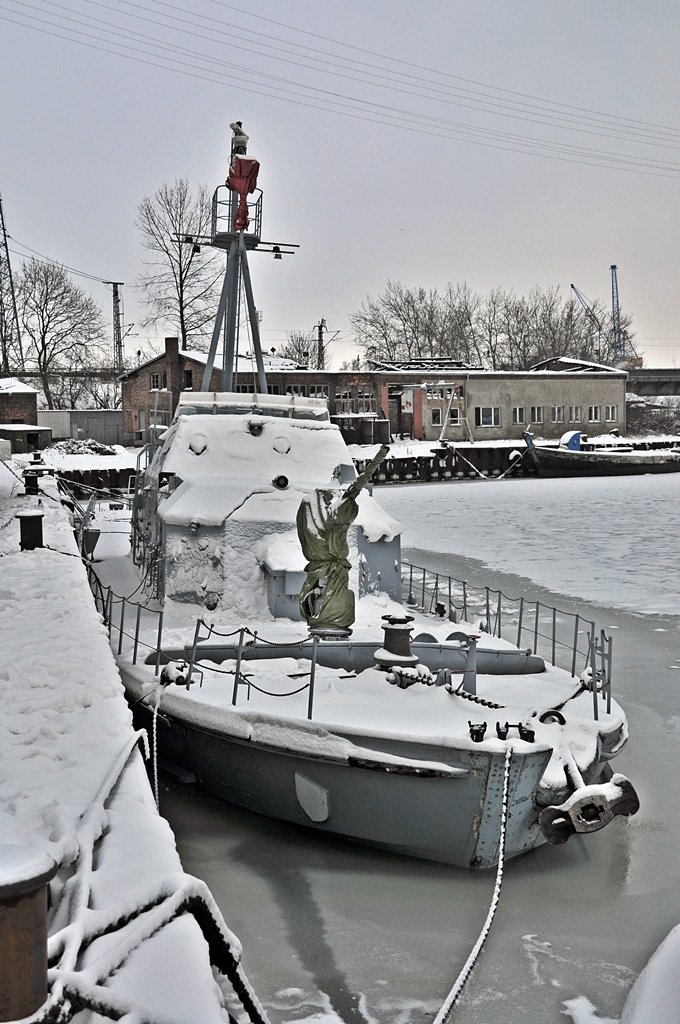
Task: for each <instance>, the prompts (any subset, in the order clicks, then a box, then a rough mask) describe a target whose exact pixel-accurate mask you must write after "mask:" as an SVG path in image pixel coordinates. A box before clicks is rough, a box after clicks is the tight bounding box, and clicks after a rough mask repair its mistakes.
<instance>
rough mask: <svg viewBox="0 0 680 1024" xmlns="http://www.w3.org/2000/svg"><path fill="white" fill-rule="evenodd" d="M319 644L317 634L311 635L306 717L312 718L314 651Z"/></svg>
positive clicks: (314, 669) (314, 673)
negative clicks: (310, 662) (310, 664)
mask: <svg viewBox="0 0 680 1024" xmlns="http://www.w3.org/2000/svg"><path fill="white" fill-rule="evenodd" d="M318 646H319V638H318V636H312V668H311V672H310V673H309V699H308V701H307V718H308V720H309V721H311V720H312V709H313V707H314V678H315V676H316V652H317V647H318Z"/></svg>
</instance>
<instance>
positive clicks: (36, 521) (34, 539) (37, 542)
mask: <svg viewBox="0 0 680 1024" xmlns="http://www.w3.org/2000/svg"><path fill="white" fill-rule="evenodd" d="M44 514H45V513H44V512H41V511H40V510H39V509H35V508H32V509H27V510H26V511H25V512H17V516H16V517H17V519H18V520H19V547H20V548H21V550H22V551H33V550H34V549H35V548H41V547H43V527H42V521H43V516H44Z"/></svg>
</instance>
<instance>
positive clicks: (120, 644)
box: [118, 597, 125, 654]
mask: <svg viewBox="0 0 680 1024" xmlns="http://www.w3.org/2000/svg"><path fill="white" fill-rule="evenodd" d="M124 627H125V598H124V597H123V598H121V602H120V625H119V627H118V653H119V654H120V652H121V651H122V650H123V629H124Z"/></svg>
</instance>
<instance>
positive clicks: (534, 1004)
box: [161, 474, 680, 1024]
mask: <svg viewBox="0 0 680 1024" xmlns="http://www.w3.org/2000/svg"><path fill="white" fill-rule="evenodd" d="M377 496H378V497H379V498H380V500H381V502H382V503H383V505H384V506H385V507H386V509H387V510H388V511H389V512H390V513H392V514H393V515H394V516H396V517H397V518H398V519H400V520H401V522H402V523H403V525H404V547H405V554H406V557H408V558H409V560H411V561H414V562H416V563H417V564H419V565H427V566H429V567H431V568H436V569H437V570H438V571H440V572H449V573H450V574H451V575H453V576H456V577H458V578H461V579H463V578H464V579H467V580H469V581H470V582H473V583H480V582H481V583H488V584H490V585H493V586H496V587H498V586H501V587H502V589H503V590H504V591H505V592H506V593H507V594H509V595H520V594H525V595H527V596H529V595H531V596H537V597H540V598H541V600H544V601H546V602H548V603H553V604H556V605H557V606H558V607H560V608H563V609H564V610H567V611H569V610H572V611H574V610H577V609H579V610H582V611H584V612H586V613H587V615H588V618H591V617H592V618H595V619H596V620H597V621H598V623H599V624H600V625H601V626H604V627H605V628H607V629H608V630H609V629H610V630H611V631H612V634H613V636H614V637H615V641H614V642H615V648H614V693H615V696H616V697H617V699H619V700H620V701H621V703H622V704H623V705H624V707H625V708H626V711H627V713H628V717H629V723H630V732H631V739H630V742H629V744H628V747H627V748H626V750H625V752H624V754H623V755H622V757H621V758H620V759H619V761H618V762H617V763H616V766H617V769H618V770H620V771H623V772H624V773H625V774H627V775H628V776H629V777H630V778H631V780H632V781H633V783H634V784H635V786H636V787H637V790H638V793H639V794H640V798H641V801H642V808H641V810H640V812H639V813H638V815H637V816H636V817H635V818H633V819H632V820H630V821H629V822H623V821H622V820H621V819H619V820H617V821H615V822H613V823H612V824H611V825H610V826H609V827H608V828H607V829H605V830H604V831H603V832H601V833H599V834H598V835H595V836H592V837H590V838H589V839H581V838H578V837H577V838H574V839H572V840H571V841H570V843H569V844H568V845H567V846H566V847H563V848H561V849H554V848H546V847H544V848H543V849H541V850H539V851H537V852H534V853H531V854H529V855H527V856H526V857H524V858H523V859H521V860H515V861H513V862H511V863H510V864H509V865H508V866H507V869H506V874H505V881H504V886H503V891H502V895H501V902H500V907H499V910H498V913H497V915H496V920H495V922H494V925H493V927H492V930H491V934H490V937H489V939H488V941H487V944H486V946H485V949H484V951H483V952H482V955H481V958H480V960H479V962H478V964H477V967H476V969H475V971H474V973H473V975H472V978H471V980H470V981H469V982H468V985H467V987H466V989H465V991H464V994H463V997H462V999H461V1001H460V1003H459V1004H458V1007H457V1008H456V1010H455V1011H454V1013H453V1016H452V1020H454V1021H457V1022H459V1024H508V1022H510V1024H546V1022H549V1021H550V1022H553V1021H554V1022H559V1021H565V1020H572V1021H574V1022H575V1024H589V1022H591V1021H592V1022H593V1024H594V1022H595V1021H599V1022H600V1024H603V1022H605V1021H606V1022H609V1024H611V1022H612V1021H615V1020H617V1019H618V1017H619V1015H620V1013H621V1008H622V1006H623V1003H624V1000H625V997H626V994H627V992H628V990H629V988H630V986H631V984H632V982H633V980H634V978H635V977H636V975H637V974H638V972H639V971H640V970H641V968H642V967H643V966H644V964H645V963H646V961H647V960H648V959H649V956H650V955H651V953H652V952H653V950H654V949H655V947H656V946H657V945H658V943H659V942H660V941H661V940H662V938H664V936H665V935H666V934H667V932H668V931H669V930H670V929H671V928H672V927H673V926H674V925H676V924H677V923H678V922H680V884H678V883H679V877H678V876H679V874H680V861H679V858H678V850H679V849H680V797H679V795H678V785H677V777H678V767H679V765H680V702H679V699H678V694H679V691H680V648H679V645H678V641H679V631H680V606H679V604H678V585H677V574H678V568H679V566H680V500H679V498H680V474H678V475H670V476H664V477H641V478H634V477H629V478H620V479H613V480H609V481H603V480H584V481H580V482H579V481H567V480H555V481H539V480H529V479H527V480H507V481H500V482H498V481H496V482H474V483H473V482H471V483H453V484H434V485H423V486H405V487H403V486H402V487H397V488H391V487H390V488H382V489H380V490H379V491H378V492H377ZM161 810H162V811H163V813H164V814H166V816H167V817H168V818H169V819H170V821H171V823H172V826H173V828H174V829H175V832H176V834H177V838H178V844H179V848H180V853H181V855H182V859H183V861H184V864H185V867H186V870H187V871H190V872H193V873H195V874H197V875H199V876H200V877H202V878H204V879H205V880H206V881H207V883H208V884H209V886H210V888H211V889H212V891H213V893H214V894H215V897H216V898H217V900H218V902H219V903H220V905H221V907H222V910H223V912H224V914H225V917H226V919H227V921H228V922H229V924H230V926H231V927H232V928H233V929H234V930H235V931H236V932H237V934H238V935H239V936H240V938H241V939H242V941H243V944H244V950H245V954H244V964H245V968H246V971H247V973H248V975H249V977H250V979H251V981H252V982H253V984H254V985H255V987H256V989H257V991H258V994H259V996H260V999H261V1000H262V1001H263V1002H264V1004H265V1005H266V1007H267V1009H268V1012H269V1014H270V1016H271V1019H272V1021H273V1024H282V1022H292V1021H296V1022H300V1021H306V1022H311V1021H314V1022H316V1024H331V1022H333V1024H335V1022H338V1021H342V1022H344V1024H354V1022H365V1024H383V1022H384V1024H388V1022H389V1024H421V1022H422V1024H425V1022H426V1021H430V1020H431V1019H432V1017H433V1016H434V1014H435V1012H436V1011H437V1010H438V1008H439V1006H440V1004H441V1002H442V1000H443V999H444V997H445V995H446V993H447V992H448V990H449V987H450V985H451V983H452V981H453V980H454V979H455V977H456V976H457V975H458V972H459V970H460V967H461V966H462V964H463V963H464V961H465V959H466V957H467V955H468V953H469V950H470V948H471V947H472V945H473V943H474V942H475V940H476V938H477V935H478V933H479V930H480V928H481V925H482V923H483V921H484V918H485V915H486V912H487V908H488V904H489V900H490V898H491V893H492V889H493V881H494V879H493V873H491V874H489V873H484V874H473V873H468V872H465V871H461V870H458V869H455V868H450V867H444V866H440V865H437V864H428V863H424V862H418V861H411V860H407V859H403V858H399V857H396V856H390V855H388V854H383V853H379V852H375V851H370V850H366V849H361V848H359V847H352V846H350V845H348V844H344V843H341V842H335V843H334V842H331V841H328V840H325V839H324V840H320V839H318V838H316V837H314V836H312V835H309V834H307V833H305V832H303V831H297V830H295V829H292V828H290V827H286V826H284V825H279V824H277V823H274V822H270V821H267V820H265V819H262V818H259V817H257V816H255V815H252V814H249V813H247V812H245V811H241V810H238V809H234V808H230V807H227V806H225V805H224V804H220V803H218V802H216V801H214V800H213V799H211V798H210V797H208V796H205V795H204V794H201V793H200V792H198V791H197V790H196V789H195V788H193V787H183V786H180V785H178V784H176V783H170V782H167V781H166V787H165V790H164V792H163V795H162V804H161Z"/></svg>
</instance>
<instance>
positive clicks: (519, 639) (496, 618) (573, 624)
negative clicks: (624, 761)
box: [88, 562, 612, 720]
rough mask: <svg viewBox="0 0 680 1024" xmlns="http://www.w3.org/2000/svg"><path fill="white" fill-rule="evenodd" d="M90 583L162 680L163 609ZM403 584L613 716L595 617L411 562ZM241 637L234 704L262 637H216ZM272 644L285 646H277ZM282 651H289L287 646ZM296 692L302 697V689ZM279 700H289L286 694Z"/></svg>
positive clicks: (608, 647)
mask: <svg viewBox="0 0 680 1024" xmlns="http://www.w3.org/2000/svg"><path fill="white" fill-rule="evenodd" d="M88 580H89V583H90V587H91V589H92V592H93V594H94V598H95V603H96V606H97V609H98V610H99V611H100V612H101V615H102V617H103V619H104V622H105V624H106V625H107V626H108V629H109V636H110V639H111V646H112V647H113V648H114V649H115V650H116V651H117V653H118V654H119V655H120V654H122V652H123V646H124V641H125V640H126V639H127V641H128V646H129V645H130V644H131V645H132V651H131V660H132V664H133V665H135V664H136V663H137V660H138V657H139V652H140V648H144V649H146V650H147V651H149V652H154V653H155V660H154V674H155V675H156V676H158V675H159V673H160V671H161V665H162V664H163V663H164V661H169V660H172V659H171V657H170V654H164V652H163V650H162V643H163V609H162V608H160V609H153V608H148V607H147V606H145V605H142V604H138V603H135V602H134V601H132V600H131V598H129V597H128V598H126V597H123V596H121V595H119V594H116V593H115V592H114V591H113V589H112V588H111V587H106V588H105V587H103V586H102V583H101V581H100V579H99V577H98V576H97V574H96V573H95V571H94V569H93V568H92V566H91V565H90V566H89V567H88ZM402 586H403V588H404V589H405V591H406V603H407V605H410V606H411V607H413V608H418V609H420V610H421V611H423V612H425V613H427V614H431V615H433V616H436V617H437V618H440V619H443V618H448V619H449V620H450V621H452V622H466V623H468V624H470V623H478V627H477V628H478V629H479V630H480V632H482V633H488V634H489V635H491V636H494V637H498V638H499V639H504V640H507V641H508V642H509V643H511V644H514V645H515V646H516V647H518V648H520V649H523V648H524V649H526V648H529V649H530V650H531V651H532V652H533V653H535V654H538V655H540V656H541V657H542V658H543V659H544V661H547V662H548V663H549V664H550V665H554V666H557V667H559V668H562V669H565V670H566V671H568V672H569V673H570V675H571V676H577V675H579V676H580V677H581V679H582V680H583V684H584V686H585V687H586V688H587V689H589V690H590V691H591V692H592V695H593V717H594V718H595V719H596V720H597V719H598V718H599V707H598V695H600V696H601V697H602V698H603V699H604V700H605V701H606V709H607V712H609V711H610V709H611V666H612V641H611V637H606V636H605V633H604V630H600V631H599V633H598V631H597V628H596V624H595V622H594V621H593V620H592V619H588V618H586V617H585V616H583V615H580V614H579V613H577V612H566V611H563V610H561V609H559V608H557V607H555V606H553V605H546V604H543V603H542V602H540V601H528V600H526V599H525V598H524V597H510V596H508V595H507V594H504V593H503V591H502V590H493V589H491V588H490V587H474V586H471V585H470V584H469V583H467V582H466V581H465V580H457V579H454V578H453V577H451V576H446V575H444V574H442V573H438V572H434V571H433V570H431V569H426V568H425V567H424V566H417V565H412V564H410V563H408V562H404V563H402ZM133 617H134V627H133V629H132V631H131V630H130V626H129V625H128V623H129V621H130V619H131V618H133ZM142 617H144V620H145V629H146V631H147V633H148V632H149V620H150V624H151V630H150V631H151V632H152V633H155V637H156V642H155V644H148V643H146V642H145V641H142V639H141V638H140V630H141V625H142ZM201 626H203V627H204V628H206V629H208V630H209V633H212V632H214V628H213V627H211V626H208V625H207V624H205V623H203V622H202V620H201V619H199V620H198V621H197V623H196V632H195V635H194V641H193V645H192V651H191V655H190V658H189V664H188V674H187V677H186V685H187V687H188V686H189V684H190V681H191V675H192V673H193V672H194V671H195V668H194V662H195V658H196V652H197V645H198V641H199V639H205V638H200V637H199V631H200V627H201ZM237 634H238V636H239V640H238V643H237V645H236V646H237V648H238V654H237V658H236V662H237V664H236V670H235V671H234V672H232V671H230V672H229V673H228V674H229V675H234V687H233V696H232V704H234V705H235V704H236V698H237V693H238V688H239V686H240V685H246V686H247V687H250V686H251V685H253V684H251V683H250V682H249V681H248V679H247V677H246V676H244V674H243V673H242V672H241V654H242V650H243V645H244V638H245V636H246V635H248V636H250V637H254V638H256V639H257V633H253V632H252V631H251V630H249V629H247V628H246V627H242V628H241V629H240V630H236V632H235V633H232V634H218V635H220V636H223V637H224V636H227V635H229V636H236V635H237ZM260 639H263V638H260ZM264 642H266V641H264ZM273 646H280V645H278V644H274V645H273ZM283 646H288V644H285V645H283ZM316 647H317V641H316V638H314V643H313V657H312V665H311V671H310V680H309V683H308V684H305V685H304V686H302V687H301V688H300V689H306V688H307V686H308V687H309V704H308V715H307V717H308V718H309V719H311V717H312V706H313V700H314V676H315V669H316ZM217 671H220V670H217ZM294 692H296V693H297V692H300V690H296V691H294ZM280 696H285V695H284V694H281V695H280Z"/></svg>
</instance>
